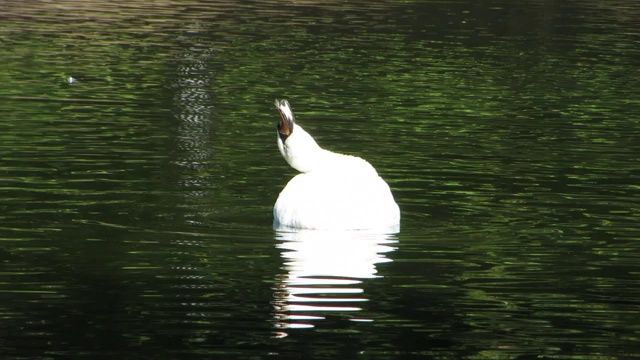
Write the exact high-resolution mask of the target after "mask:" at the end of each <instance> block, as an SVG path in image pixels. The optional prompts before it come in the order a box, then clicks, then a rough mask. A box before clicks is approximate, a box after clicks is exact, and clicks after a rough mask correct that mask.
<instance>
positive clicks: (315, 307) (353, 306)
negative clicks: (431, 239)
mask: <svg viewBox="0 0 640 360" xmlns="http://www.w3.org/2000/svg"><path fill="white" fill-rule="evenodd" d="M276 239H277V240H278V243H277V245H276V246H277V248H278V249H280V251H281V256H282V258H283V259H284V266H283V269H284V270H286V273H284V274H283V275H281V277H280V278H279V279H278V280H279V281H278V284H277V286H276V289H275V294H274V301H273V304H274V308H275V326H276V328H277V329H278V330H279V331H282V329H291V328H308V327H313V326H314V324H313V322H314V321H318V320H323V319H325V318H326V316H327V315H329V314H336V313H350V314H349V315H348V317H349V320H351V321H372V320H371V319H367V318H362V317H358V316H357V314H356V312H358V311H359V310H361V309H362V308H361V304H362V303H363V302H366V301H368V299H367V298H366V296H365V294H364V290H363V288H362V286H363V285H362V283H363V281H364V280H365V279H373V278H377V277H382V276H381V275H379V274H378V273H377V269H376V264H380V263H385V262H390V261H392V260H391V259H389V258H388V257H387V256H386V255H387V254H388V253H389V252H391V251H393V250H395V247H394V244H395V243H397V238H396V237H395V236H394V235H387V234H376V233H371V232H363V231H328V230H299V231H295V232H277V234H276ZM278 335H279V336H286V333H282V332H280V333H278Z"/></svg>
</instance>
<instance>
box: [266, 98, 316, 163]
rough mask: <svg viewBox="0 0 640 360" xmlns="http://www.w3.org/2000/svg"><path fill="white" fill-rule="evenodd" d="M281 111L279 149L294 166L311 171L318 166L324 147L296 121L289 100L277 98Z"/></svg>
mask: <svg viewBox="0 0 640 360" xmlns="http://www.w3.org/2000/svg"><path fill="white" fill-rule="evenodd" d="M276 108H277V109H278V111H279V112H280V121H279V122H278V126H277V128H278V149H280V154H282V157H284V159H285V160H286V161H287V163H289V165H291V167H292V168H294V169H296V170H298V171H300V172H309V171H311V170H313V169H314V167H317V166H318V163H319V161H320V158H321V156H322V149H321V148H320V146H318V144H317V143H316V141H315V140H313V138H312V137H311V135H309V133H307V132H306V131H304V129H303V128H302V127H301V126H300V125H298V124H297V123H296V119H295V116H294V115H293V111H292V110H291V106H290V105H289V102H288V101H287V100H284V99H283V100H276Z"/></svg>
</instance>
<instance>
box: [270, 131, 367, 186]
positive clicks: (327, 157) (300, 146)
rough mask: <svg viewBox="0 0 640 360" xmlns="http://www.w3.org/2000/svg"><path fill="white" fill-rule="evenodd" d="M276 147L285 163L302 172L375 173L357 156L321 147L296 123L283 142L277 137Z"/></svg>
mask: <svg viewBox="0 0 640 360" xmlns="http://www.w3.org/2000/svg"><path fill="white" fill-rule="evenodd" d="M278 149H280V153H281V154H282V156H283V157H284V159H285V160H286V161H287V163H289V165H291V167H292V168H294V169H296V170H298V171H300V172H302V173H309V172H316V171H323V170H335V171H340V172H345V171H348V172H352V171H353V172H359V173H371V172H373V173H374V174H377V173H376V171H375V169H373V167H372V166H371V165H370V164H369V163H368V162H366V161H365V160H363V159H361V158H359V157H354V156H349V155H344V154H339V153H334V152H331V151H329V150H325V149H323V148H321V147H320V145H318V144H317V143H316V141H315V140H314V139H313V137H311V135H309V133H307V132H306V131H304V129H302V127H301V126H299V125H296V127H295V130H294V131H293V132H292V134H291V135H290V136H289V137H288V138H287V139H286V141H285V142H283V141H282V139H281V138H280V137H278Z"/></svg>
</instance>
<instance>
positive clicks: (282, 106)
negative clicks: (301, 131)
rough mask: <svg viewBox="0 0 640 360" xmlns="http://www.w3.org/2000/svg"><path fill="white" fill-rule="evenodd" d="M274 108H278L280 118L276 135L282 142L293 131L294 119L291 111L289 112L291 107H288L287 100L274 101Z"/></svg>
mask: <svg viewBox="0 0 640 360" xmlns="http://www.w3.org/2000/svg"><path fill="white" fill-rule="evenodd" d="M276 108H278V111H279V112H280V118H281V120H280V122H278V135H279V136H280V139H282V141H283V142H284V141H285V140H286V139H287V137H289V135H291V132H292V131H293V124H294V123H295V117H294V116H293V111H291V106H289V102H288V101H287V100H284V99H282V100H276Z"/></svg>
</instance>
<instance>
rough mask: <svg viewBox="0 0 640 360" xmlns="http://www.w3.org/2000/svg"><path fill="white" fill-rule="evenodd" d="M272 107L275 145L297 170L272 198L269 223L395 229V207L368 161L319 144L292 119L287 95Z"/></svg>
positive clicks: (285, 226)
mask: <svg viewBox="0 0 640 360" xmlns="http://www.w3.org/2000/svg"><path fill="white" fill-rule="evenodd" d="M276 108H277V109H278V111H279V112H280V118H281V119H280V121H279V122H278V125H277V130H278V131H277V142H278V149H279V150H280V154H282V156H283V157H284V159H285V160H286V161H287V163H289V165H290V166H291V167H293V168H294V169H296V170H298V171H299V172H300V174H298V175H296V176H294V177H293V178H292V179H291V180H290V181H289V182H288V183H287V185H286V186H285V188H284V189H283V190H282V192H281V193H280V195H279V196H278V199H277V200H276V203H275V206H274V208H273V226H274V228H275V229H277V230H285V229H322V230H375V231H382V232H386V233H396V232H398V231H399V229H400V209H399V208H398V205H397V204H396V202H395V200H394V199H393V195H392V194H391V190H390V189H389V185H387V183H386V182H385V181H384V180H383V179H382V178H381V177H380V176H379V175H378V173H377V172H376V170H375V169H374V168H373V166H371V164H369V163H368V162H367V161H366V160H364V159H362V158H359V157H356V156H350V155H344V154H339V153H335V152H331V151H329V150H325V149H323V148H321V147H320V146H319V145H318V144H317V143H316V141H315V140H314V139H313V137H311V135H309V133H307V132H306V131H305V130H304V129H303V128H302V126H300V125H299V124H298V123H297V122H296V120H295V116H294V114H293V111H292V110H291V106H290V105H289V102H288V101H287V100H276Z"/></svg>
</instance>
